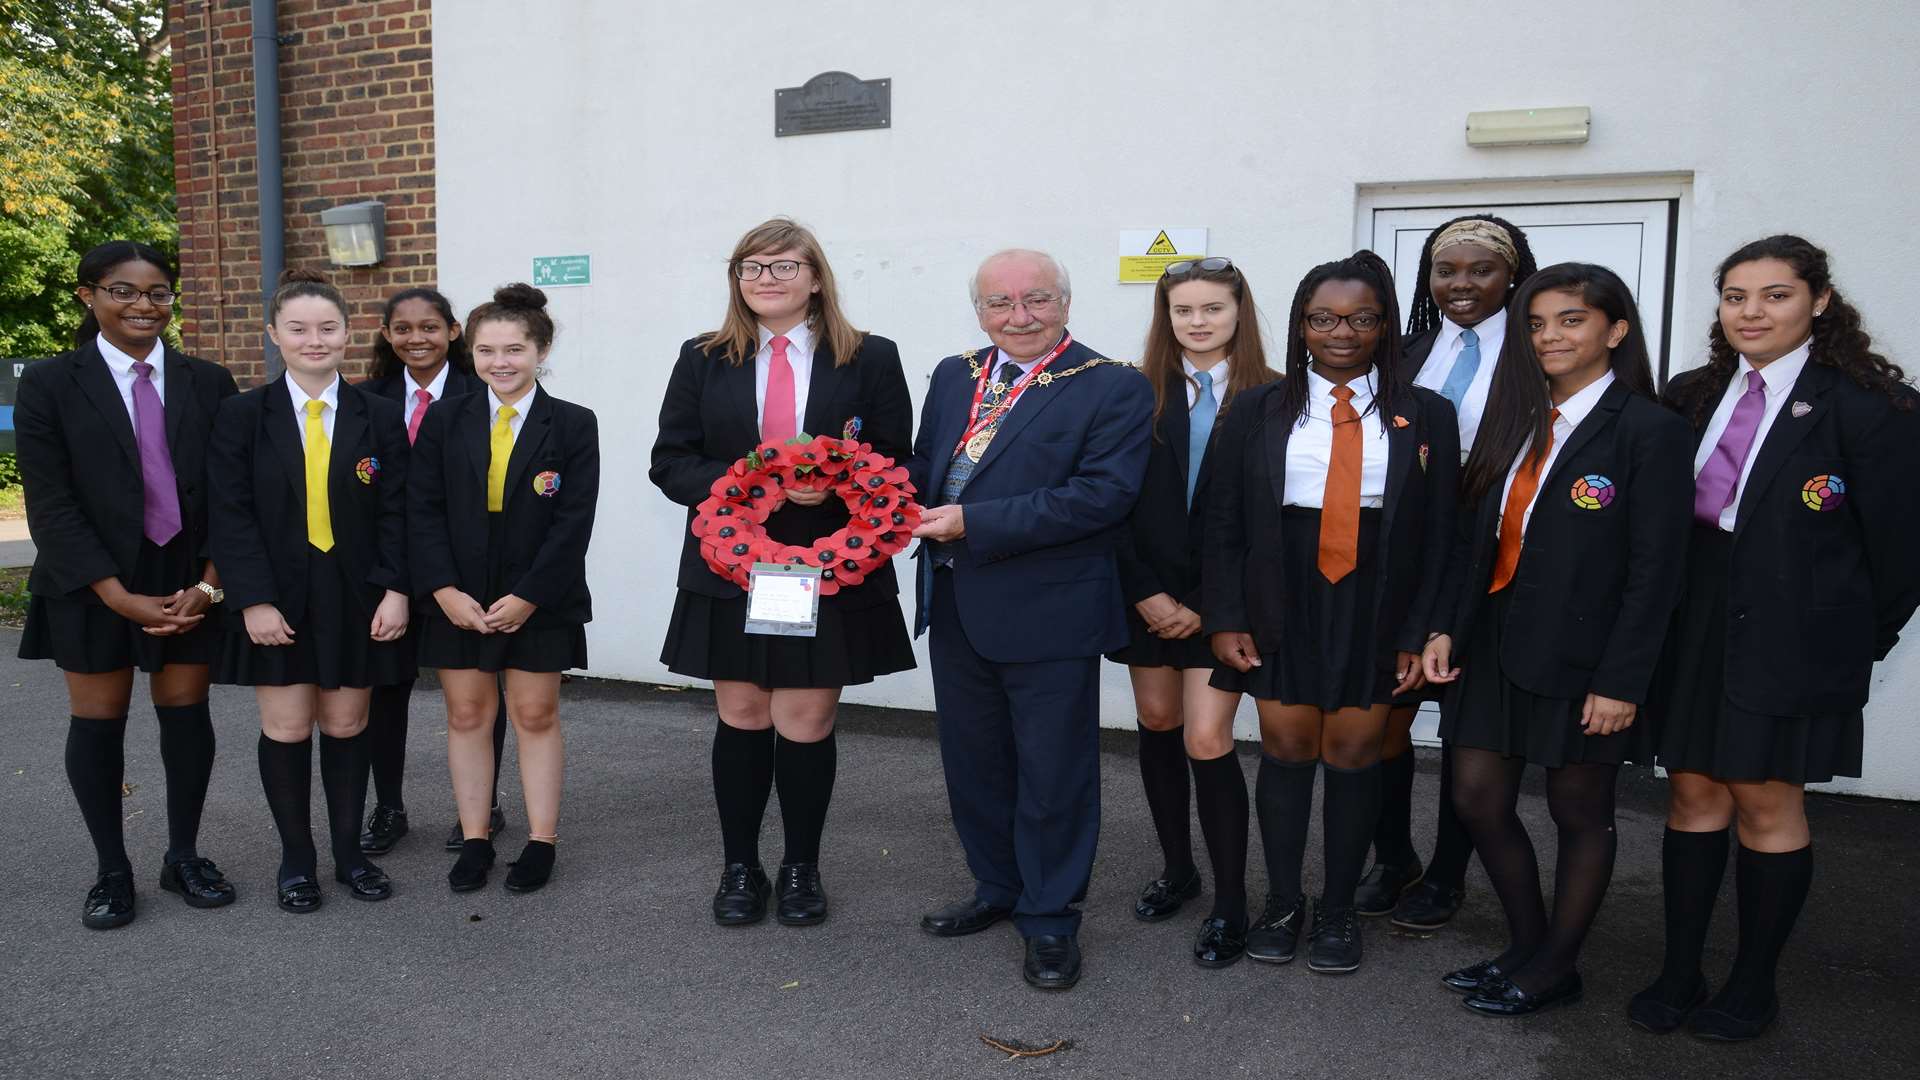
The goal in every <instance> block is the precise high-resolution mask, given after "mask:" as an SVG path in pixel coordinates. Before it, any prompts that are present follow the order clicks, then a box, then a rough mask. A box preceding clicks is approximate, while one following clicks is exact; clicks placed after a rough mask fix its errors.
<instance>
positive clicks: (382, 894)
mask: <svg viewBox="0 0 1920 1080" xmlns="http://www.w3.org/2000/svg"><path fill="white" fill-rule="evenodd" d="M333 880H335V881H337V882H339V883H340V884H342V885H345V886H346V887H347V889H348V892H349V895H351V896H352V897H353V898H354V899H355V900H366V901H369V902H372V901H376V900H385V899H386V898H387V897H389V896H392V895H393V880H392V879H391V878H389V877H387V872H386V871H385V870H382V869H380V868H379V867H377V866H375V865H373V864H372V863H370V862H363V863H361V864H360V865H359V866H356V867H354V868H353V869H351V870H345V869H342V868H340V867H337V866H336V867H334V868H333Z"/></svg>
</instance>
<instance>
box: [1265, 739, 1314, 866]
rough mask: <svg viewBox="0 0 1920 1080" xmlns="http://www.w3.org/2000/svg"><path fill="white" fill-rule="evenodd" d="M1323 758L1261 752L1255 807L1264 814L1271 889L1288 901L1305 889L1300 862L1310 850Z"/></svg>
mask: <svg viewBox="0 0 1920 1080" xmlns="http://www.w3.org/2000/svg"><path fill="white" fill-rule="evenodd" d="M1319 767H1320V759H1319V758H1314V759H1313V760H1311V761H1281V760H1280V759H1279V758H1276V757H1274V756H1272V755H1271V754H1262V755H1260V778H1259V779H1258V780H1256V781H1254V785H1253V802H1254V808H1255V810H1256V811H1257V812H1258V813H1259V815H1260V847H1261V849H1262V850H1263V851H1264V852H1265V853H1266V857H1267V892H1268V894H1269V895H1271V896H1275V897H1278V898H1279V899H1280V902H1281V903H1288V902H1290V901H1291V900H1292V899H1293V898H1294V897H1296V896H1299V895H1300V893H1301V891H1302V890H1301V887H1300V863H1301V860H1303V859H1305V858H1306V854H1307V819H1308V817H1310V816H1311V815H1312V814H1313V774H1314V772H1315V770H1317V769H1318V768H1319Z"/></svg>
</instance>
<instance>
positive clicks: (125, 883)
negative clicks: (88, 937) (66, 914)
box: [80, 870, 134, 930]
mask: <svg viewBox="0 0 1920 1080" xmlns="http://www.w3.org/2000/svg"><path fill="white" fill-rule="evenodd" d="M133 909H134V900H133V872H132V871H131V870H109V871H108V872H106V873H104V874H101V875H100V878H99V880H98V881H95V882H94V883H93V888H91V889H88V890H87V902H86V903H85V904H82V905H81V907H80V924H81V925H82V926H85V927H86V928H87V929H89V930H111V929H113V928H114V927H116V926H125V925H127V924H128V923H130V922H132V921H133Z"/></svg>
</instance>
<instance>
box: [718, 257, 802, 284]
mask: <svg viewBox="0 0 1920 1080" xmlns="http://www.w3.org/2000/svg"><path fill="white" fill-rule="evenodd" d="M812 265H813V264H812V263H810V262H801V261H799V260H798V259H781V260H780V261H779V262H770V263H761V262H754V261H753V260H752V259H747V260H746V261H744V262H737V263H734V264H733V276H734V277H737V278H739V279H740V280H741V281H755V280H758V279H759V277H760V271H762V270H770V271H772V272H773V280H775V281H792V280H793V279H794V278H796V277H799V276H800V268H801V267H803V266H812Z"/></svg>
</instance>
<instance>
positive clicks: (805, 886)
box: [773, 862, 827, 926]
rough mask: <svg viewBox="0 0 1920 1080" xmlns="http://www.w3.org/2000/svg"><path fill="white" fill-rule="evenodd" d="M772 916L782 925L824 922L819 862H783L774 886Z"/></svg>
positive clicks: (824, 896)
mask: <svg viewBox="0 0 1920 1080" xmlns="http://www.w3.org/2000/svg"><path fill="white" fill-rule="evenodd" d="M774 895H775V896H776V897H777V898H778V902H777V903H776V904H775V905H774V911H773V917H774V918H776V919H778V920H780V925H782V926H818V925H820V924H821V923H823V922H826V921H827V890H826V887H825V886H823V885H821V884H820V864H819V863H810V862H806V863H784V864H782V865H781V867H780V880H779V881H777V882H775V884H774Z"/></svg>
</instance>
